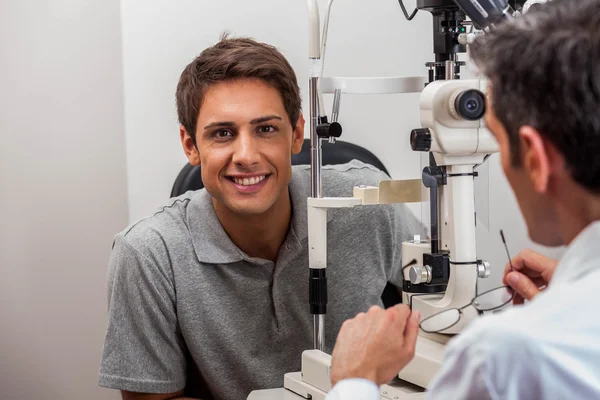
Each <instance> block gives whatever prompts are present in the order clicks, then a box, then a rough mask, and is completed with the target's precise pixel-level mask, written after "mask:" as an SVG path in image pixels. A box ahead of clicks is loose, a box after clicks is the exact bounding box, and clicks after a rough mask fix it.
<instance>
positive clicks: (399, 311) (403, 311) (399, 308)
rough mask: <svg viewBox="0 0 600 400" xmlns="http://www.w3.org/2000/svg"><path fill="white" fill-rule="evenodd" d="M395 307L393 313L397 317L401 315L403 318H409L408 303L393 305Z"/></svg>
mask: <svg viewBox="0 0 600 400" xmlns="http://www.w3.org/2000/svg"><path fill="white" fill-rule="evenodd" d="M391 308H392V309H393V311H392V312H393V313H394V315H395V316H396V317H399V318H400V319H401V320H404V321H406V319H407V318H408V316H409V315H410V307H408V306H407V305H406V304H396V305H395V306H394V307H391Z"/></svg>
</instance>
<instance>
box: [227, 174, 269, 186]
mask: <svg viewBox="0 0 600 400" xmlns="http://www.w3.org/2000/svg"><path fill="white" fill-rule="evenodd" d="M269 176H270V174H268V175H259V176H253V177H251V178H236V177H234V176H228V177H227V179H229V180H230V181H232V182H233V183H235V184H236V185H240V186H252V185H256V184H259V183H260V182H262V181H264V180H265V179H266V178H268V177H269Z"/></svg>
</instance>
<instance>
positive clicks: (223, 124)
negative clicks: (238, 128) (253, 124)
mask: <svg viewBox="0 0 600 400" xmlns="http://www.w3.org/2000/svg"><path fill="white" fill-rule="evenodd" d="M216 126H219V127H226V128H233V127H234V126H235V122H232V121H218V122H211V123H210V124H208V125H206V126H205V127H204V129H210V128H214V127H216Z"/></svg>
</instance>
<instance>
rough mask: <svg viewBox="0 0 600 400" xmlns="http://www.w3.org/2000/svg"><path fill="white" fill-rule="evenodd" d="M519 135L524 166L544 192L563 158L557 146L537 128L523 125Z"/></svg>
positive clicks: (534, 183)
mask: <svg viewBox="0 0 600 400" xmlns="http://www.w3.org/2000/svg"><path fill="white" fill-rule="evenodd" d="M519 137H520V139H521V150H522V151H523V167H524V168H525V171H526V172H527V174H528V175H529V179H530V180H531V182H532V183H533V186H534V188H535V190H536V191H537V192H538V193H544V192H546V191H547V190H548V184H549V181H550V178H551V175H552V171H556V168H557V167H558V164H562V163H563V160H562V159H561V156H560V154H559V153H558V152H557V151H556V148H555V147H554V146H553V145H552V144H551V143H549V142H548V141H547V140H545V139H544V138H543V137H542V135H540V133H539V132H538V131H537V130H536V129H535V128H533V127H531V126H527V125H526V126H522V127H521V128H519Z"/></svg>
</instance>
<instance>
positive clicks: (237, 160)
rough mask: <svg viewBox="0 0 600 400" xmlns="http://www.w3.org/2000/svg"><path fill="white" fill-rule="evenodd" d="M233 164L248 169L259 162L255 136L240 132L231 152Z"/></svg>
mask: <svg viewBox="0 0 600 400" xmlns="http://www.w3.org/2000/svg"><path fill="white" fill-rule="evenodd" d="M232 161H233V163H234V164H235V165H237V166H243V167H249V166H252V165H254V164H258V162H259V161H260V153H259V144H258V143H257V138H256V136H255V135H253V134H252V133H249V132H240V133H239V135H238V137H237V140H236V143H235V149H234V152H233V160H232Z"/></svg>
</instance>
